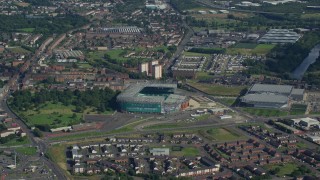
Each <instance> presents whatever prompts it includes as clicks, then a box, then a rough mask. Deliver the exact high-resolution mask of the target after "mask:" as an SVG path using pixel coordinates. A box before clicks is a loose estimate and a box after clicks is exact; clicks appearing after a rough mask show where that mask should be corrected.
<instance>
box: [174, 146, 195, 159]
mask: <svg viewBox="0 0 320 180" xmlns="http://www.w3.org/2000/svg"><path fill="white" fill-rule="evenodd" d="M199 154H200V151H199V149H198V148H196V147H183V148H182V150H181V151H171V155H172V156H185V157H196V156H198V155H199Z"/></svg>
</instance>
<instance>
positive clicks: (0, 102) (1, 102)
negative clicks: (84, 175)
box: [0, 46, 67, 180]
mask: <svg viewBox="0 0 320 180" xmlns="http://www.w3.org/2000/svg"><path fill="white" fill-rule="evenodd" d="M40 47H41V46H40ZM41 54H42V52H41V51H40V50H37V51H36V53H35V54H34V55H33V56H32V57H31V58H30V59H29V60H28V62H27V63H26V64H25V66H24V67H22V68H21V69H20V72H18V73H16V74H15V75H14V76H13V78H12V79H10V81H11V83H8V86H9V87H8V89H11V88H12V87H13V86H15V85H16V83H17V82H19V81H20V78H21V76H20V75H21V74H24V73H25V72H27V71H29V69H31V68H30V67H31V66H33V65H35V64H36V63H37V59H38V57H40V55H41ZM9 95H10V94H9V91H8V93H6V94H4V96H3V97H2V99H0V106H1V108H2V109H3V110H4V111H6V112H7V113H8V116H9V117H11V118H13V119H16V120H17V121H16V122H17V123H18V124H19V126H20V127H21V129H22V130H23V132H25V133H26V134H27V137H28V139H29V140H30V142H31V145H32V146H34V147H37V148H38V151H39V152H43V153H44V152H46V151H47V146H48V145H47V144H46V143H45V142H44V141H43V140H41V139H40V138H37V137H35V136H34V134H33V133H32V131H31V129H29V128H28V126H27V125H26V124H25V123H24V121H22V120H21V119H20V118H19V117H18V116H17V115H16V114H15V113H14V112H13V111H11V109H10V108H9V107H8V104H7V98H8V97H9ZM40 160H41V161H43V162H44V164H45V165H46V166H48V168H50V169H51V170H52V172H53V173H54V174H55V175H56V178H58V179H59V180H60V179H67V177H66V176H65V174H64V173H63V172H62V170H61V169H60V168H59V167H58V166H57V165H56V164H55V163H53V162H51V161H49V160H48V159H47V158H46V157H45V156H41V157H40Z"/></svg>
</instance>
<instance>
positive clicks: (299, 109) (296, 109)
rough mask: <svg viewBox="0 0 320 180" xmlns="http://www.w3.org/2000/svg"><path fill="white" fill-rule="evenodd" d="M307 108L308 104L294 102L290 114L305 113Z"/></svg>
mask: <svg viewBox="0 0 320 180" xmlns="http://www.w3.org/2000/svg"><path fill="white" fill-rule="evenodd" d="M306 110H307V105H303V104H293V105H292V106H291V109H290V115H304V114H305V112H306Z"/></svg>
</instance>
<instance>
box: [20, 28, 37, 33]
mask: <svg viewBox="0 0 320 180" xmlns="http://www.w3.org/2000/svg"><path fill="white" fill-rule="evenodd" d="M34 30H35V28H21V29H17V31H19V32H25V33H32V32H33V31H34Z"/></svg>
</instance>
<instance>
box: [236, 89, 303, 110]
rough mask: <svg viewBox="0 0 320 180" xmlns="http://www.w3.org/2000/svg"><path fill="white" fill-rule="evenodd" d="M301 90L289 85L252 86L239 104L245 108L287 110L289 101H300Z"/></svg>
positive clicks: (301, 97) (301, 96)
mask: <svg viewBox="0 0 320 180" xmlns="http://www.w3.org/2000/svg"><path fill="white" fill-rule="evenodd" d="M303 97H304V90H303V89H295V88H293V86H289V85H273V84H254V85H253V86H251V88H250V89H249V90H248V92H247V94H246V95H244V96H243V97H241V102H242V103H243V104H245V105H247V106H251V107H260V108H289V102H290V101H291V100H293V99H294V100H296V101H301V100H303Z"/></svg>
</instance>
